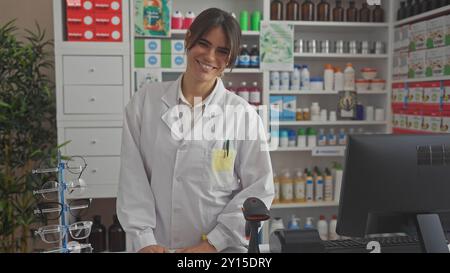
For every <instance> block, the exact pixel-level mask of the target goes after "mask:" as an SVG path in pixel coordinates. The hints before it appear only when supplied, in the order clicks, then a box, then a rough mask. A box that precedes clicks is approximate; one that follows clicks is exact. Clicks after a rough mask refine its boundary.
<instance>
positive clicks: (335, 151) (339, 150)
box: [270, 146, 345, 157]
mask: <svg viewBox="0 0 450 273" xmlns="http://www.w3.org/2000/svg"><path fill="white" fill-rule="evenodd" d="M270 152H272V153H277V152H311V155H312V156H314V157H343V156H345V146H317V147H312V148H311V147H305V148H303V147H302V148H300V147H286V148H277V149H274V150H271V151H270Z"/></svg>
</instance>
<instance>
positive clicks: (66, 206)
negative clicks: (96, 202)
mask: <svg viewBox="0 0 450 273" xmlns="http://www.w3.org/2000/svg"><path fill="white" fill-rule="evenodd" d="M80 200H88V203H87V205H86V206H85V207H80V208H78V207H75V208H73V207H72V206H71V204H72V203H73V202H79V201H80ZM91 203H92V198H84V199H74V200H72V201H71V202H70V203H69V204H66V203H64V204H63V203H61V202H45V203H39V204H38V205H37V206H38V208H37V209H35V210H33V213H34V214H35V215H41V216H42V217H45V214H48V213H52V212H57V210H55V209H52V208H48V209H47V210H51V211H44V210H45V209H42V208H40V206H45V205H49V204H57V205H59V207H60V208H59V209H58V211H59V214H58V217H56V218H50V219H49V218H48V217H46V219H47V220H56V219H58V218H60V217H61V214H62V213H63V212H65V211H69V212H70V214H72V212H71V211H72V210H81V209H87V208H89V207H90V206H91ZM80 206H81V205H80ZM72 215H73V214H72ZM73 216H76V215H73Z"/></svg>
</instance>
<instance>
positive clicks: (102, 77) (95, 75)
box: [63, 56, 123, 85]
mask: <svg viewBox="0 0 450 273" xmlns="http://www.w3.org/2000/svg"><path fill="white" fill-rule="evenodd" d="M63 69H64V72H63V74H64V81H63V82H64V84H65V85H83V84H87V85H89V84H100V85H122V84H123V59H122V56H64V57H63Z"/></svg>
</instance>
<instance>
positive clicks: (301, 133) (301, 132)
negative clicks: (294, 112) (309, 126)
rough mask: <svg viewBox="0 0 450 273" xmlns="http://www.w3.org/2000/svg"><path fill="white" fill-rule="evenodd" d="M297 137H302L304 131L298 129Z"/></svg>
mask: <svg viewBox="0 0 450 273" xmlns="http://www.w3.org/2000/svg"><path fill="white" fill-rule="evenodd" d="M297 135H298V136H304V135H305V129H303V128H300V129H298V131H297Z"/></svg>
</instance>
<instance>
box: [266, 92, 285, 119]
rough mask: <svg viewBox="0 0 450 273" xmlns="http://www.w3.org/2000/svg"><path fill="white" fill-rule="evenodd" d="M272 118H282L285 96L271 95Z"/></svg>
mask: <svg viewBox="0 0 450 273" xmlns="http://www.w3.org/2000/svg"><path fill="white" fill-rule="evenodd" d="M269 103H270V120H271V121H278V120H281V117H282V111H283V96H270V99H269Z"/></svg>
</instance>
